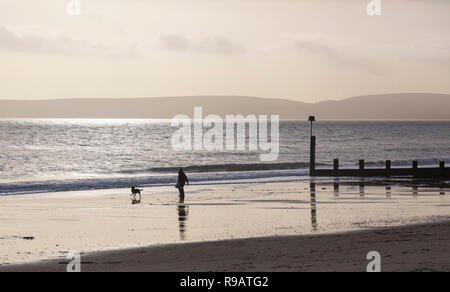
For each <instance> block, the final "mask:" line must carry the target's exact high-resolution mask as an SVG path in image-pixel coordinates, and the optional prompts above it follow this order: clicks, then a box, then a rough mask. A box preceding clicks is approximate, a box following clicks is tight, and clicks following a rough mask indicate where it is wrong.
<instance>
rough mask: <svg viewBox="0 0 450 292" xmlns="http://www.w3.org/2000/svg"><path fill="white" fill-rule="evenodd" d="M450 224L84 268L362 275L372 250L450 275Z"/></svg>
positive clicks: (395, 266) (125, 259)
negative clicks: (347, 273)
mask: <svg viewBox="0 0 450 292" xmlns="http://www.w3.org/2000/svg"><path fill="white" fill-rule="evenodd" d="M449 231H450V222H443V223H433V224H424V225H415V226H405V227H393V228H382V229H375V230H366V231H354V232H348V233H339V234H325V235H315V236H286V237H266V238H253V239H242V240H225V241H218V242H204V243H192V244H189V243H187V244H178V245H167V246H160V247H148V248H137V249H128V250H121V251H109V252H98V253H90V254H85V255H82V265H81V269H82V271H85V272H91V271H92V272H98V271H128V272H131V271H151V272H166V271H179V272H185V271H189V272H209V271H219V272H221V271H223V272H252V271H258V272H284V271H287V272H294V271H295V272H297V271H308V272H310V271H311V272H312V271H321V272H324V271H348V272H350V271H352V272H364V271H365V270H366V266H367V264H368V261H367V260H366V256H367V253H368V252H369V251H378V252H379V253H380V254H381V258H382V260H381V269H382V271H385V272H387V271H395V272H401V271H414V272H418V271H420V272H423V271H447V272H449V271H450V232H449ZM66 265H67V262H66V261H61V260H53V261H47V262H41V263H35V264H28V265H17V266H4V267H0V272H3V271H19V272H22V271H52V272H64V271H65V270H66Z"/></svg>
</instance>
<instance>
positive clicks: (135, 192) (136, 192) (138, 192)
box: [131, 186, 143, 203]
mask: <svg viewBox="0 0 450 292" xmlns="http://www.w3.org/2000/svg"><path fill="white" fill-rule="evenodd" d="M142 191H143V189H137V188H136V187H134V186H133V187H131V197H132V198H131V200H132V201H133V203H135V202H136V203H138V202H141V192H142ZM137 195H139V200H138V199H136V196H137Z"/></svg>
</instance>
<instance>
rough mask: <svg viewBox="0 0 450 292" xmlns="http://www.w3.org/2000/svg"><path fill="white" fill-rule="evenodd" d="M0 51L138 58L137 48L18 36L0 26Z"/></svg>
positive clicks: (35, 36)
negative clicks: (118, 47) (116, 47)
mask: <svg viewBox="0 0 450 292" xmlns="http://www.w3.org/2000/svg"><path fill="white" fill-rule="evenodd" d="M0 50H3V51H15V52H24V53H43V54H58V55H74V56H95V57H108V58H111V57H112V58H115V57H128V58H134V57H137V56H138V53H137V46H136V45H131V46H129V47H127V48H122V49H113V48H110V47H108V46H105V45H104V44H101V43H98V44H90V43H88V42H84V41H79V40H74V39H71V38H70V37H67V36H58V37H47V36H38V35H27V36H23V37H22V36H18V35H16V34H14V33H13V32H11V31H10V30H8V29H7V28H5V27H3V26H1V25H0Z"/></svg>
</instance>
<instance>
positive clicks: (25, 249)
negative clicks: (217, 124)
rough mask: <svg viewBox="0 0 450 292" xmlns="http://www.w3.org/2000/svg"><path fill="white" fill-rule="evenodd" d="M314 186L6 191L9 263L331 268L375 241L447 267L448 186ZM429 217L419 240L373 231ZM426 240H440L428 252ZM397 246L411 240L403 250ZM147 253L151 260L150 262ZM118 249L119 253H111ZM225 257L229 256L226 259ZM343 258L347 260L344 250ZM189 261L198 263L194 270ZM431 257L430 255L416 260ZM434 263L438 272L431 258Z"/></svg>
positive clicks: (0, 244)
mask: <svg viewBox="0 0 450 292" xmlns="http://www.w3.org/2000/svg"><path fill="white" fill-rule="evenodd" d="M312 187H313V188H311V185H310V182H309V181H306V180H304V181H298V180H297V179H296V180H291V181H289V180H285V181H279V182H267V181H265V182H262V181H259V182H245V183H233V184H227V183H224V184H223V183H222V184H221V183H213V184H211V185H193V186H190V187H189V188H188V189H187V195H186V202H184V203H179V202H178V198H177V194H176V190H174V188H173V186H172V187H154V188H145V190H144V192H143V202H142V203H141V204H139V205H131V202H130V198H129V195H128V193H129V190H123V189H122V190H101V191H88V192H68V193H53V194H35V195H24V196H7V197H0V270H1V269H3V270H4V269H9V268H11V267H12V265H17V264H24V263H30V262H31V264H29V266H27V267H34V266H36V263H38V264H37V266H36V267H43V266H40V265H41V264H39V263H42V261H49V260H50V261H51V260H54V261H56V262H65V261H66V260H65V257H66V255H67V254H68V253H69V252H75V251H79V252H81V253H86V254H89V256H88V257H89V259H85V258H84V256H83V261H84V262H85V265H83V266H85V270H89V267H90V266H92V267H93V269H94V270H114V269H119V270H122V269H123V270H127V269H140V268H142V269H143V270H196V269H198V270H209V269H211V270H236V269H237V270H242V271H247V270H248V271H251V270H264V271H272V270H273V271H278V270H290V269H291V270H301V269H306V270H308V269H309V268H311V269H312V268H314V267H321V268H324V267H325V270H326V269H327V264H325V261H324V262H322V264H320V263H318V265H317V266H315V265H314V262H316V261H317V260H318V259H319V258H320V257H323V258H327V257H328V255H327V254H330V256H332V255H333V251H334V252H336V254H335V255H334V256H336V257H338V256H340V255H339V254H340V253H343V254H342V255H345V254H346V253H348V258H349V259H350V263H356V262H353V261H356V260H358V261H359V262H361V261H362V263H365V262H366V260H365V255H366V254H367V252H368V251H370V250H366V249H371V246H370V245H368V246H367V247H366V245H367V243H371V242H373V243H374V244H375V243H376V244H380V245H379V246H375V247H377V248H380V249H381V248H386V252H387V253H389V252H390V253H391V256H392V257H393V258H395V259H396V261H397V263H398V264H399V265H400V264H401V263H402V261H403V260H408V258H407V257H406V256H405V255H407V254H415V253H420V254H422V253H423V254H424V255H426V254H427V253H428V252H430V253H432V254H431V255H427V256H430V261H429V263H434V264H437V265H438V266H437V267H438V268H440V267H441V266H440V263H441V262H442V261H443V259H442V258H443V255H447V254H448V250H447V251H445V252H446V253H444V250H440V248H442V249H445V248H446V240H447V239H446V238H447V237H446V236H447V235H446V234H445V232H440V229H444V230H445V228H447V229H446V230H447V231H448V230H449V229H448V223H439V224H442V225H439V224H438V223H437V222H447V220H448V219H449V218H450V197H449V196H448V194H449V188H448V186H447V185H446V186H439V185H435V186H425V185H421V184H419V185H408V184H406V185H405V184H403V183H402V184H394V185H392V186H391V187H389V188H386V186H385V185H383V184H379V183H373V182H367V181H366V182H365V183H363V182H361V181H356V182H355V181H353V182H345V181H341V184H340V186H339V188H337V189H335V186H334V183H333V182H332V181H331V182H330V181H325V180H317V181H316V183H315V184H314V185H313V186H312ZM425 223H436V224H438V225H435V226H434V227H433V228H432V232H431V231H427V228H425V227H414V228H418V229H417V230H416V231H415V232H419V233H420V234H422V235H423V236H419V237H414V238H409V237H408V236H409V235H408V234H409V233H408V232H407V233H403V231H402V232H398V231H395V230H397V229H392V230H393V231H389V230H390V229H388V231H389V232H388V233H387V234H386V237H385V238H381V237H380V238H379V240H378V239H373V240H372V239H371V237H372V236H375V238H378V237H377V236H379V235H380V234H378V233H376V232H377V231H373V230H372V229H374V228H375V229H378V228H392V227H395V226H404V225H411V224H425ZM444 227H445V228H444ZM358 230H371V231H367V232H368V233H360V234H362V235H361V236H359V237H353V235H352V234H353V233H349V235H344V237H342V238H341V237H340V236H337V235H326V234H328V233H337V232H348V231H358ZM430 230H431V229H430ZM364 232H366V231H364ZM383 232H384V231H383ZM392 232H393V233H392ZM427 233H430V238H426V236H425V234H427ZM355 234H358V233H355ZM364 234H366V235H364ZM377 234H378V235H377ZM381 235H382V234H381ZM381 235H380V236H381ZM311 236H313V237H311ZM390 237H391V238H390ZM235 239H238V240H237V241H234V240H235ZM340 240H343V241H340ZM352 241H355V242H360V243H359V244H360V245H358V246H356V247H361V249H358V248H356V249H355V248H352V247H355V245H353V244H352V243H351V242H352ZM331 243H332V245H330V244H331ZM338 243H339V245H336V244H338ZM388 243H391V244H388ZM397 243H399V244H397ZM403 243H405V244H408V245H407V246H403ZM440 243H442V245H441V244H440ZM444 243H445V244H444ZM347 244H348V247H347ZM355 244H356V243H355ZM383 244H384V245H383ZM426 244H428V245H434V244H436V246H435V247H434V248H433V249H432V250H430V251H427V249H429V248H428V247H426V246H425V245H426ZM396 246H398V248H401V247H405V248H406V247H408V246H409V247H408V249H407V250H405V251H403V250H395V249H394V248H395V247H396ZM363 247H364V248H363ZM130 248H132V249H130ZM134 248H143V249H142V250H141V249H134ZM315 248H317V251H316V250H315ZM202 249H203V250H204V252H203V251H202ZM327 249H328V250H327ZM352 249H354V250H352ZM187 251H189V254H187ZM97 252H105V254H102V253H97ZM361 252H362V253H365V254H364V255H363V256H362V258H360V257H361V255H360V253H361ZM380 252H382V250H380ZM403 252H405V253H403ZM140 253H144V254H147V253H148V257H144V256H142V259H141V258H140V257H141V255H140ZM265 253H267V257H266V258H265V256H264V254H265ZM352 253H355V254H352ZM439 253H440V256H439V257H438V256H437V255H438V254H439ZM159 254H161V255H164V256H159ZM294 254H295V255H296V257H293V258H292V259H289V257H291V255H294ZM113 255H115V256H117V257H118V258H117V260H114V259H111V260H109V258H110V257H111V256H113ZM316 256H317V257H318V258H315V257H316ZM399 256H401V257H399ZM434 256H436V258H433V257H434ZM91 257H93V259H90V258H91ZM96 257H99V258H98V259H95V258H96ZM165 257H166V258H165ZM197 257H198V258H197ZM227 257H230V261H229V262H226V260H225V259H226V258H227ZM278 257H280V259H279V261H278V259H277V258H278ZM345 257H347V256H345ZM127 258H128V259H129V260H124V259H127ZM202 258H203V259H202ZM215 258H217V261H216V260H214V261H212V262H211V263H210V262H209V260H210V259H215ZM266 259H270V260H268V261H267V262H265V261H266ZM386 259H389V254H387V258H386ZM222 260H225V263H224V264H223V265H219V263H220V262H221V261H222ZM336 260H337V262H338V263H344V262H345V261H344V257H342V258H341V259H339V258H336ZM190 261H192V263H197V264H198V267H197V268H194V267H193V268H192V269H191V267H190V266H189V265H190ZM301 261H304V262H303V264H302V263H301ZM91 262H92V263H97V264H89V263H91ZM214 262H215V264H214ZM271 262H273V263H277V262H278V264H277V265H275V264H271ZM283 262H285V264H283ZM423 262H426V260H425V257H424V258H423V260H418V262H417V263H423ZM33 263H34V264H33ZM108 263H109V264H108ZM114 263H116V264H114ZM152 263H154V264H152ZM427 263H428V262H427ZM319 264H320V265H319ZM328 264H330V263H328ZM44 265H46V264H44ZM102 265H103V267H101V266H102ZM235 265H236V266H235ZM324 265H325V266H324ZM94 267H96V268H94ZM144 267H146V268H144ZM330 267H336V266H330ZM442 267H446V266H445V265H444V266H442ZM235 268H236V269H235ZM307 268H308V269H307ZM349 268H351V264H350V267H349ZM355 268H356V266H355ZM425 268H426V269H434V268H433V267H432V266H430V265H429V264H426V265H425ZM52 269H53V268H52ZM57 269H59V270H60V269H61V266H60V265H58V266H57ZM358 269H360V267H359V266H358ZM339 270H340V269H339Z"/></svg>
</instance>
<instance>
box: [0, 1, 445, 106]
mask: <svg viewBox="0 0 450 292" xmlns="http://www.w3.org/2000/svg"><path fill="white" fill-rule="evenodd" d="M72 1H73V0H33V1H30V0H0V99H53V98H99V97H100V98H119V97H121V98H123V97H160V96H186V95H245V96H259V97H268V98H285V99H293V100H298V101H304V102H318V101H322V100H328V99H343V98H347V97H352V96H359V95H366V94H385V93H398V92H433V93H450V1H448V0H427V1H420V0H381V15H379V16H369V15H368V14H367V11H366V7H367V5H368V4H369V2H370V0H335V1H333V0H322V1H317V0H126V1H125V0H80V2H81V15H71V13H68V12H67V9H66V8H67V7H66V6H67V4H68V3H69V2H72Z"/></svg>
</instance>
